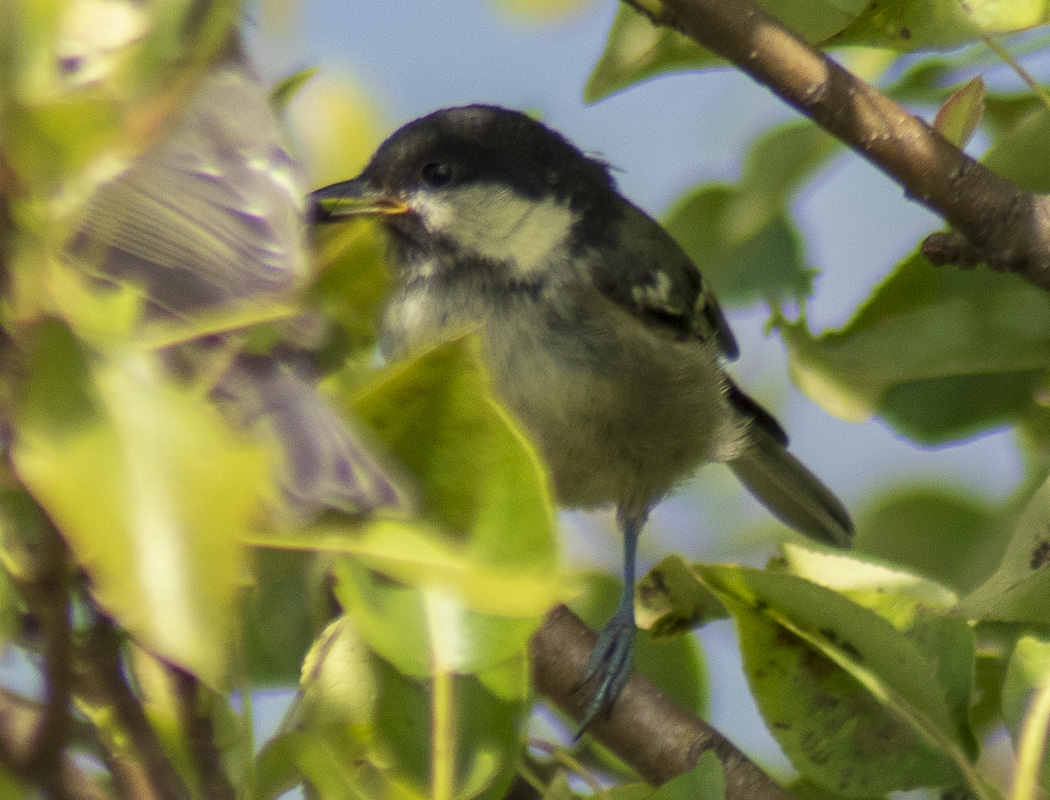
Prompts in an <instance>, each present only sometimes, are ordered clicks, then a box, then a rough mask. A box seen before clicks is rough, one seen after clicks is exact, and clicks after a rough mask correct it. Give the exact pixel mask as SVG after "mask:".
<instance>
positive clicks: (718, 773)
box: [649, 750, 726, 800]
mask: <svg viewBox="0 0 1050 800" xmlns="http://www.w3.org/2000/svg"><path fill="white" fill-rule="evenodd" d="M725 796H726V779H725V775H723V773H722V762H721V761H719V760H718V756H716V755H715V754H714V753H713V752H711V751H710V750H708V751H707V752H706V753H704V754H703V755H702V756H700V758H699V760H698V761H697V762H696V766H694V767H693V768H692V769H691V770H689V771H688V772H683V773H682V774H681V775H677V776H675V777H674V778H671V780H669V781H668V782H667V783H665V784H663V785H662V786H660V787H659V788H658V789H657V790H656V791H655V792H653V793H652V794H651V795H649V797H650V798H651V800H723V798H724V797H725Z"/></svg>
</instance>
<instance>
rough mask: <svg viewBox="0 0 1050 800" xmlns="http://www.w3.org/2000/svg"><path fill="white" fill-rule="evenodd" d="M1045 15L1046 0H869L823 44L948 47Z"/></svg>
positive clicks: (1037, 20)
mask: <svg viewBox="0 0 1050 800" xmlns="http://www.w3.org/2000/svg"><path fill="white" fill-rule="evenodd" d="M1048 20H1050V11H1048V9H1047V8H1046V7H1045V4H1043V3H1033V2H1030V0H1007V1H1006V2H1003V0H890V2H886V0H870V2H869V3H868V5H867V7H866V8H865V9H864V10H863V11H862V12H861V13H860V14H859V16H857V18H856V19H855V20H854V21H853V22H852V23H851V24H850V25H848V26H847V27H846V28H845V29H844V30H842V31H840V32H839V33H837V34H835V35H834V36H831V37H830V38H829V39H828V40H827V41H826V42H824V44H825V45H827V46H832V47H838V46H840V45H858V44H862V45H863V44H866V45H871V46H874V47H888V48H893V49H895V50H900V51H903V52H911V51H912V50H928V49H934V50H936V49H950V48H953V47H959V46H960V45H964V44H969V43H970V42H978V41H981V40H983V39H986V38H988V37H990V36H1002V35H1004V34H1008V33H1015V32H1017V31H1023V30H1027V29H1028V28H1033V27H1035V26H1036V25H1041V24H1043V23H1045V22H1047V21H1048Z"/></svg>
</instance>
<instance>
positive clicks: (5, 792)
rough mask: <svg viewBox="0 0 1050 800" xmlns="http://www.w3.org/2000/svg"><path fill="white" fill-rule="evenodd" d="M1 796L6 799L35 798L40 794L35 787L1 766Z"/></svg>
mask: <svg viewBox="0 0 1050 800" xmlns="http://www.w3.org/2000/svg"><path fill="white" fill-rule="evenodd" d="M0 797H3V798H5V800H33V798H36V797H39V795H38V794H37V792H36V790H35V789H31V788H30V787H29V786H27V785H26V784H24V783H22V782H21V781H20V780H19V779H18V778H16V777H15V776H14V775H12V774H11V773H9V772H8V771H7V770H6V769H3V768H2V767H0Z"/></svg>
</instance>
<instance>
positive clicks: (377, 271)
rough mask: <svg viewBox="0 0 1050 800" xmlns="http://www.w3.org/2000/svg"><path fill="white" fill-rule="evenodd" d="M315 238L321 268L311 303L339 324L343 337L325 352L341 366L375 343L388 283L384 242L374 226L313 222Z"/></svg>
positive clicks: (329, 360)
mask: <svg viewBox="0 0 1050 800" xmlns="http://www.w3.org/2000/svg"><path fill="white" fill-rule="evenodd" d="M312 236H313V239H314V253H315V258H316V263H317V270H318V272H317V278H316V279H315V281H314V283H313V285H312V286H311V287H310V290H309V293H308V296H307V303H309V304H310V305H311V306H315V307H317V308H319V309H320V311H321V312H322V313H323V314H324V317H325V319H326V320H328V321H334V322H335V323H336V324H337V325H338V326H339V331H340V337H339V339H338V340H337V341H334V342H332V343H331V344H330V347H329V348H328V352H326V353H324V354H323V355H324V357H325V358H326V360H327V361H328V362H329V363H331V364H333V365H340V364H341V363H342V362H343V361H345V359H346V357H347V356H348V355H350V354H351V353H353V352H355V351H359V350H365V349H368V348H371V347H372V346H374V344H375V342H376V336H377V328H378V325H379V316H380V313H381V310H382V306H383V302H384V300H385V299H386V293H387V286H388V284H389V276H388V275H387V271H386V267H385V266H384V255H383V248H382V243H381V242H380V240H379V238H378V236H377V231H376V229H375V227H374V226H373V225H364V224H349V225H323V226H314V228H313V230H312ZM370 355H371V354H370Z"/></svg>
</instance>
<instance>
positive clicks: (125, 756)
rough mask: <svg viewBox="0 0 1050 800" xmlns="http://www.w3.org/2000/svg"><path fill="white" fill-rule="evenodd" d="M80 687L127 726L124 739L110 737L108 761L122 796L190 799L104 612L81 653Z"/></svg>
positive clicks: (140, 799)
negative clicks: (127, 669)
mask: <svg viewBox="0 0 1050 800" xmlns="http://www.w3.org/2000/svg"><path fill="white" fill-rule="evenodd" d="M81 663H82V674H81V676H80V678H81V680H80V682H79V683H78V685H77V689H78V690H79V692H80V693H81V694H82V695H83V696H84V697H85V698H86V699H87V700H88V701H89V702H91V703H93V704H95V705H98V706H103V707H106V708H108V709H109V711H110V712H111V713H112V717H113V721H114V722H115V723H116V725H117V726H118V727H119V728H120V729H122V733H123V735H122V736H121V737H120V742H119V743H118V742H115V741H114V742H109V743H106V744H109V745H110V746H111V751H110V752H109V754H108V755H109V759H108V763H109V766H110V770H111V772H112V773H113V778H114V780H115V781H116V782H117V784H118V787H119V793H120V794H121V796H124V797H129V798H134V799H135V800H190V792H189V789H188V788H187V787H186V784H185V783H184V782H183V780H182V778H181V777H180V776H179V774H178V772H176V770H175V767H174V766H173V765H172V763H171V761H170V760H169V759H168V757H167V754H166V753H165V752H164V748H163V746H162V745H161V743H160V740H159V739H158V737H157V734H156V732H155V731H154V730H153V728H152V726H151V725H150V724H149V720H147V719H146V714H145V712H144V711H143V709H142V704H141V702H140V700H139V698H138V697H136V695H135V693H134V692H133V691H132V690H131V687H130V686H128V683H127V680H126V679H125V674H124V664H123V659H122V658H121V653H120V639H119V636H118V633H117V631H116V629H115V628H114V627H113V623H112V622H110V621H109V619H108V618H106V617H104V616H102V615H101V614H100V615H99V618H98V621H97V622H96V624H95V626H94V628H93V629H92V631H91V636H90V639H89V641H88V644H87V646H86V648H85V650H84V652H83V653H82V654H81Z"/></svg>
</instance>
